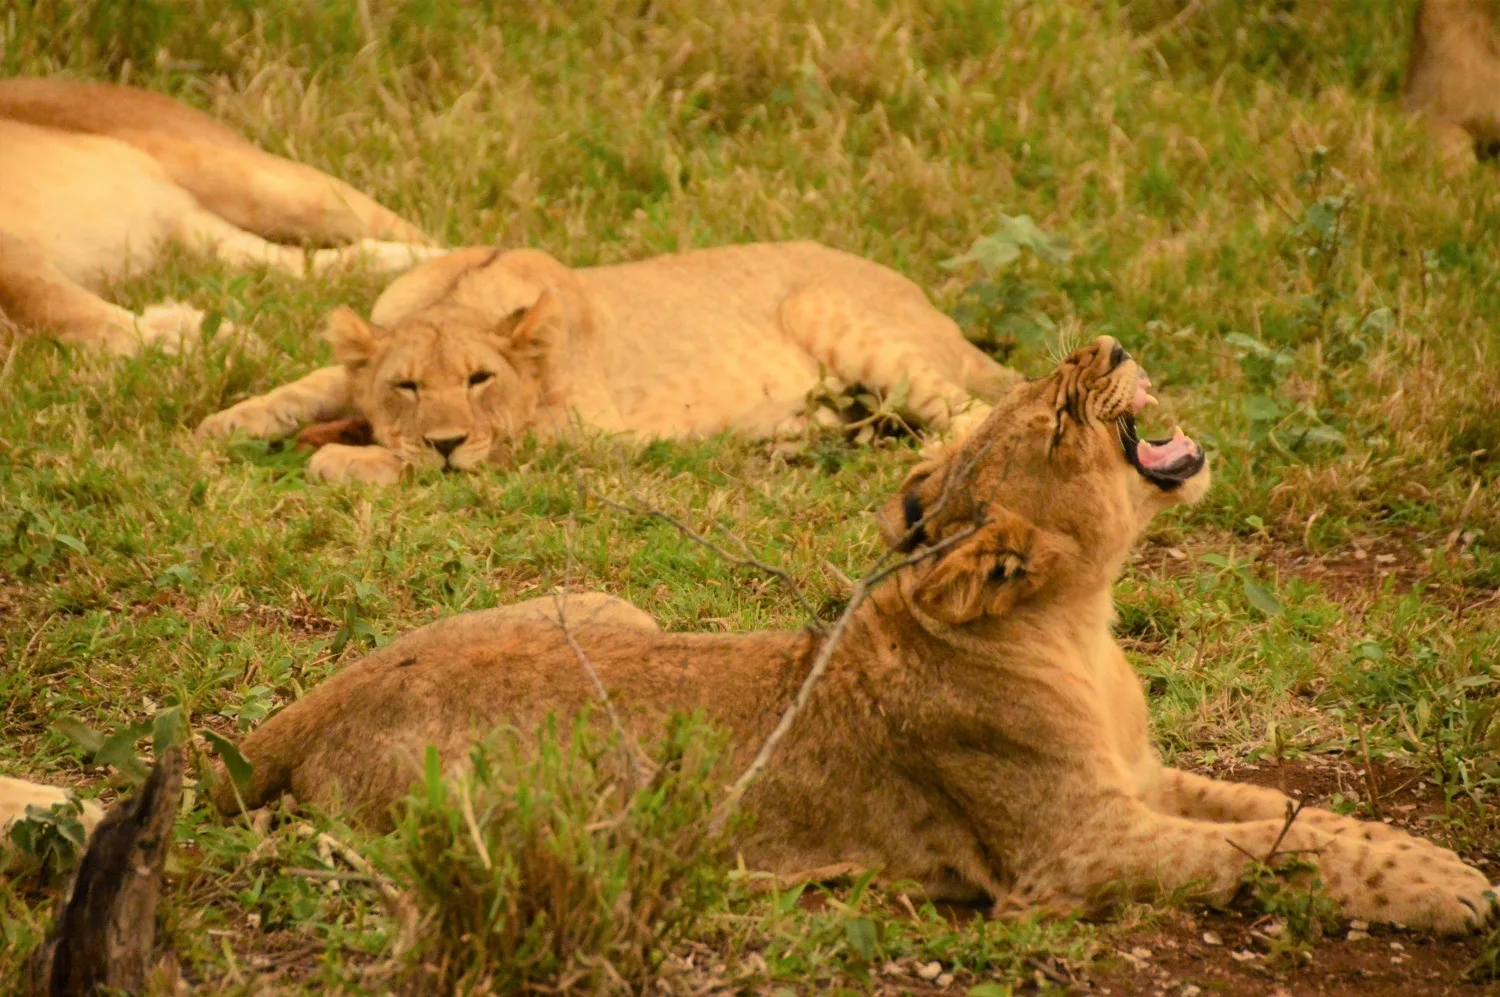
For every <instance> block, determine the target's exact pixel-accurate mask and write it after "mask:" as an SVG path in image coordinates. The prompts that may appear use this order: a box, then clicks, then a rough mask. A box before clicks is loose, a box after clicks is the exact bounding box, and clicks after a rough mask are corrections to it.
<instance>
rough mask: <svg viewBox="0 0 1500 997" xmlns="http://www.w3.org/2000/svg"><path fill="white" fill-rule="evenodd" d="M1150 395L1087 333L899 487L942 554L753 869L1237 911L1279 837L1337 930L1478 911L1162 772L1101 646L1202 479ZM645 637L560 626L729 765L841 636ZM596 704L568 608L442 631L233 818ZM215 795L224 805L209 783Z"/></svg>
mask: <svg viewBox="0 0 1500 997" xmlns="http://www.w3.org/2000/svg"><path fill="white" fill-rule="evenodd" d="M1148 385H1149V382H1148V381H1147V379H1146V378H1145V376H1144V374H1143V372H1141V371H1140V369H1139V368H1138V367H1137V365H1136V364H1135V362H1134V361H1133V360H1131V359H1130V358H1129V356H1128V355H1127V354H1126V353H1125V352H1124V351H1123V350H1122V349H1121V348H1120V347H1119V345H1118V344H1116V343H1114V342H1113V341H1112V340H1109V339H1104V340H1101V341H1100V342H1098V343H1096V344H1094V345H1091V346H1089V347H1086V348H1084V349H1082V350H1080V351H1078V352H1077V353H1075V354H1074V355H1073V356H1072V357H1070V358H1068V359H1067V360H1066V361H1064V363H1063V365H1062V366H1061V367H1060V368H1059V369H1058V371H1057V372H1055V373H1054V374H1053V375H1051V376H1049V377H1046V378H1040V379H1038V380H1036V381H1032V382H1027V383H1025V384H1023V385H1021V386H1019V387H1017V388H1016V389H1015V390H1013V391H1012V392H1011V393H1010V394H1009V395H1007V397H1006V398H1005V399H1004V400H1003V401H1002V402H1000V403H999V404H998V405H997V406H996V409H995V411H994V413H993V414H992V415H991V417H990V418H989V419H988V420H987V421H986V422H985V423H984V425H983V426H981V427H980V428H979V429H978V430H976V431H975V432H974V433H973V434H972V436H970V437H969V438H968V439H967V440H966V441H965V442H964V443H963V444H962V445H959V446H954V447H950V448H948V450H947V451H945V453H944V454H943V455H942V456H941V457H939V458H938V459H935V460H932V461H929V462H927V463H925V464H923V465H921V466H919V467H918V468H917V469H916V470H914V471H913V472H912V474H911V475H910V476H909V477H908V479H907V482H906V484H905V485H904V486H903V488H902V491H901V493H900V494H899V495H897V496H895V497H894V498H893V499H892V500H891V501H890V502H889V503H888V504H887V506H886V507H885V510H884V511H883V513H882V517H881V531H882V534H883V535H884V537H885V538H886V541H887V542H888V543H889V544H891V545H893V547H895V549H896V550H898V551H909V550H915V551H917V552H922V551H926V554H927V556H926V557H925V558H923V559H919V560H916V561H914V562H913V563H910V564H908V565H906V566H904V567H902V568H901V569H900V570H899V571H898V572H897V573H896V574H895V575H894V576H893V577H892V578H890V579H889V580H888V581H887V583H886V584H884V585H882V586H878V587H877V588H876V589H875V590H874V591H873V592H872V594H871V595H870V597H869V599H868V600H867V601H866V602H864V603H863V604H862V605H860V606H859V607H858V608H857V610H856V612H855V614H854V615H853V617H852V619H851V620H850V622H849V626H848V629H847V631H846V632H845V633H844V635H843V638H842V640H841V641H840V643H839V644H838V645H837V647H836V648H835V649H834V651H833V652H832V654H831V656H830V658H829V661H828V665H827V670H826V672H825V673H824V675H823V677H822V680H821V682H820V683H819V684H818V685H817V687H816V688H815V689H814V690H813V692H812V694H811V697H810V698H809V700H808V701H807V703H806V706H805V707H804V709H803V711H802V712H801V714H800V715H799V716H798V717H797V718H796V721H795V723H794V724H793V725H792V726H791V728H790V730H789V732H788V733H787V736H786V738H785V739H784V740H783V741H782V742H781V744H780V746H779V747H778V748H777V749H776V751H775V752H774V753H773V755H772V756H771V759H770V763H769V765H768V767H767V768H766V769H765V771H764V773H763V774H762V776H761V778H760V779H759V781H757V782H755V783H754V784H753V785H752V787H751V789H750V791H749V793H748V794H747V795H746V797H745V805H746V806H747V807H748V808H749V809H751V810H752V811H753V812H754V814H755V821H754V823H753V825H752V826H751V827H750V829H749V830H748V831H746V832H744V834H743V837H742V839H741V840H740V841H739V843H738V844H739V848H740V850H741V853H742V854H743V856H744V858H745V860H746V862H747V863H748V864H750V865H751V866H752V867H753V868H757V869H764V870H769V871H771V872H774V873H777V874H778V875H780V876H783V877H787V878H797V877H802V876H814V877H815V876H819V875H826V874H828V873H829V872H832V871H849V870H850V869H853V868H865V869H879V870H880V873H881V875H882V876H883V877H885V878H887V879H890V880H913V881H915V882H917V883H919V884H921V886H922V887H923V888H924V889H926V890H927V891H928V892H929V893H930V894H932V895H934V896H938V897H950V898H955V899H960V898H962V899H978V898H982V897H989V898H990V899H992V900H994V901H995V902H996V903H997V904H999V903H1002V902H1004V903H1014V904H1016V905H1018V906H1021V907H1031V906H1037V905H1065V906H1071V905H1075V904H1080V903H1082V904H1089V903H1093V902H1097V901H1101V900H1108V899H1110V898H1112V897H1116V896H1119V895H1120V893H1121V892H1123V893H1124V894H1125V895H1135V896H1151V895H1152V894H1154V893H1158V892H1160V891H1172V890H1188V889H1196V890H1201V891H1203V892H1204V893H1206V894H1207V896H1209V897H1210V898H1213V899H1215V900H1225V899H1227V898H1229V897H1230V896H1232V895H1233V894H1234V893H1235V892H1236V891H1237V890H1238V889H1239V887H1240V886H1241V882H1242V875H1243V871H1244V865H1245V855H1246V854H1247V853H1248V854H1250V855H1254V856H1266V855H1269V854H1270V853H1271V852H1272V851H1273V850H1275V849H1277V848H1281V849H1284V850H1290V851H1292V852H1296V853H1299V854H1301V855H1303V856H1304V857H1308V858H1311V859H1313V860H1314V861H1316V862H1317V863H1318V864H1319V865H1320V866H1321V870H1322V875H1323V882H1324V884H1325V886H1326V888H1327V889H1328V891H1329V893H1330V894H1331V895H1332V896H1333V897H1334V898H1335V899H1336V900H1337V901H1338V902H1339V903H1340V904H1341V905H1342V906H1343V909H1344V911H1345V913H1346V914H1347V915H1348V916H1351V917H1358V918H1365V919H1368V920H1378V921H1385V922H1395V923H1401V924H1406V925H1409V926H1412V927H1418V928H1425V929H1429V930H1435V931H1441V932H1462V931H1468V930H1472V929H1474V928H1476V927H1478V926H1480V925H1482V924H1484V923H1485V922H1486V920H1487V918H1488V916H1489V914H1490V911H1489V910H1488V907H1487V904H1488V900H1487V891H1488V889H1489V884H1488V882H1487V880H1486V879H1485V877H1484V876H1483V875H1482V874H1481V873H1479V872H1478V871H1476V870H1474V869H1472V868H1470V867H1468V866H1466V865H1465V864H1464V863H1463V862H1461V861H1460V860H1459V858H1458V857H1457V856H1456V855H1454V854H1453V853H1452V852H1449V851H1447V850H1446V849H1443V848H1440V847H1438V846H1436V845H1433V844H1431V843H1429V842H1425V841H1422V840H1421V839H1417V838H1413V837H1411V836H1409V835H1406V834H1404V833H1402V832H1400V831H1396V830H1393V829H1391V828H1388V827H1386V826H1385V825H1383V824H1378V823H1369V822H1361V821H1355V820H1352V819H1349V818H1345V817H1341V816H1338V815H1335V814H1333V813H1329V812H1326V811H1318V810H1311V809H1309V810H1305V811H1303V812H1302V813H1301V814H1300V815H1299V817H1298V818H1297V821H1296V822H1295V823H1294V825H1293V826H1292V827H1291V828H1290V829H1288V828H1287V827H1286V807H1287V805H1288V803H1289V801H1288V799H1287V797H1285V796H1284V795H1282V794H1281V793H1278V792H1274V791H1272V790H1267V789H1262V788H1258V787H1254V786H1246V785H1234V784H1229V783H1223V782H1218V781H1216V780H1213V779H1208V778H1205V777H1202V776H1198V775H1194V774H1191V773H1188V772H1183V771H1180V770H1176V769H1172V768H1168V767H1166V766H1164V765H1162V763H1161V761H1160V758H1159V756H1158V755H1157V753H1156V751H1155V749H1154V748H1153V746H1152V745H1151V742H1150V739H1149V732H1148V727H1147V711H1146V701H1145V696H1144V694H1143V692H1142V690H1141V686H1140V683H1139V682H1138V680H1137V678H1136V676H1135V674H1134V673H1133V671H1132V670H1131V668H1130V665H1129V663H1128V662H1127V661H1126V658H1125V656H1124V654H1123V653H1122V651H1121V650H1120V648H1119V646H1118V644H1117V643H1116V642H1115V640H1114V637H1113V635H1112V634H1111V632H1110V628H1111V622H1112V618H1113V601H1112V594H1111V587H1112V584H1113V581H1114V579H1115V578H1116V577H1118V575H1119V573H1120V571H1121V570H1122V569H1123V566H1124V563H1125V561H1126V559H1127V557H1128V555H1129V552H1130V549H1131V547H1132V545H1133V543H1134V541H1135V539H1136V538H1137V536H1138V535H1139V533H1140V531H1141V530H1142V529H1143V528H1144V526H1145V524H1146V522H1147V521H1148V520H1149V519H1150V518H1151V516H1152V515H1153V514H1154V513H1156V512H1157V511H1159V510H1160V509H1162V508H1165V507H1167V506H1170V505H1174V504H1179V503H1185V502H1193V501H1196V500H1197V499H1198V498H1200V497H1201V496H1202V495H1203V493H1204V491H1205V490H1206V488H1207V484H1208V475H1207V472H1206V466H1205V459H1204V456H1203V453H1202V450H1201V448H1198V447H1197V445H1196V444H1194V443H1193V442H1192V441H1191V440H1190V439H1189V438H1187V437H1186V436H1182V435H1180V434H1178V435H1176V436H1174V438H1173V439H1171V440H1163V441H1159V442H1158V441H1144V440H1138V439H1137V438H1136V437H1135V430H1134V415H1133V413H1135V412H1138V411H1139V410H1140V409H1141V408H1143V407H1144V406H1146V405H1147V404H1149V401H1150V396H1149V394H1148V393H1147V391H1146V388H1147V387H1148ZM617 608H618V607H617ZM622 623H623V624H624V625H621V624H622ZM631 623H632V621H629V620H623V621H621V620H611V621H607V622H590V621H587V620H584V619H582V618H576V617H575V618H572V623H571V629H572V631H573V633H572V636H573V638H574V639H575V640H576V642H577V644H578V646H579V648H581V649H582V651H583V653H584V654H586V656H587V658H588V660H589V662H590V665H591V667H592V669H593V670H594V671H595V673H596V674H597V675H598V676H599V678H600V679H601V680H602V682H603V684H604V685H605V686H606V688H607V689H608V690H609V691H610V694H611V697H612V702H613V704H614V706H615V708H616V709H617V710H618V711H619V712H620V714H621V715H622V716H623V718H624V722H625V723H626V724H627V725H629V726H630V727H631V728H632V730H633V731H634V732H635V733H636V734H637V736H638V737H640V738H641V739H643V740H652V739H654V738H655V737H657V736H658V734H659V733H660V731H661V730H662V721H663V720H664V718H665V717H666V715H667V714H668V712H669V711H672V710H679V709H701V710H703V711H704V712H705V713H706V714H707V717H708V719H709V721H710V722H711V723H713V724H715V725H716V726H718V727H719V728H721V729H722V730H724V731H726V732H727V733H728V734H729V735H730V737H731V743H732V744H733V745H734V746H735V749H734V751H735V753H734V756H733V757H732V758H731V759H730V761H729V766H730V771H728V772H726V775H732V774H734V773H735V772H738V771H739V770H740V769H741V768H742V767H743V766H744V765H745V764H746V763H747V762H748V761H749V758H750V756H751V755H752V754H753V753H754V752H755V751H756V750H757V749H758V748H759V746H760V745H761V744H762V743H763V742H764V740H765V738H766V736H767V734H768V733H769V732H770V731H771V730H772V729H773V727H774V726H775V725H776V724H777V722H778V720H779V719H780V717H781V715H782V713H783V711H784V710H785V708H786V706H787V704H788V703H790V702H791V701H792V700H793V698H794V696H795V695H796V694H797V690H798V688H799V686H800V685H801V683H802V682H803V681H804V679H805V677H806V676H807V674H808V672H809V670H810V669H811V667H812V665H813V662H814V659H815V657H816V655H817V653H818V651H819V649H820V647H821V646H822V641H823V640H825V639H826V638H825V637H823V636H822V635H820V634H818V633H815V632H813V631H798V632H764V633H751V634H740V635H733V634H674V633H660V632H647V631H645V630H642V629H640V628H639V627H637V626H633V625H631ZM595 701H596V692H595V689H594V686H593V683H592V681H591V679H590V678H589V677H588V675H587V673H586V672H585V670H584V668H583V666H582V665H581V664H580V661H579V658H578V653H577V651H575V649H574V648H573V647H572V646H571V645H570V643H569V641H568V639H567V635H565V634H564V633H563V631H562V629H561V628H560V627H559V626H558V625H557V624H556V623H555V622H517V621H516V620H515V619H514V618H507V617H505V616H502V615H499V614H496V613H495V612H493V611H490V612H486V613H480V614H469V615H465V616H459V617H455V618H451V619H447V620H442V621H440V622H437V623H434V624H432V625H430V626H427V627H424V628H422V629H420V630H417V631H415V632H413V633H410V634H407V635H405V636H403V637H401V638H399V639H397V640H395V641H393V642H392V643H391V644H389V645H387V646H386V647H384V648H381V649H380V650H378V651H376V652H375V653H373V654H371V655H370V656H368V657H367V658H365V659H363V660H361V661H359V662H356V663H354V664H352V665H350V666H349V667H347V668H346V669H344V670H343V671H342V672H340V673H339V674H337V675H335V676H334V677H332V678H331V679H329V680H328V681H327V682H326V683H324V684H323V685H322V686H320V687H319V688H317V689H314V690H313V691H312V692H311V693H309V694H308V695H307V696H305V697H304V698H302V699H301V700H299V701H297V702H295V703H293V704H292V705H290V706H288V707H287V708H286V709H285V710H284V711H282V712H281V713H280V714H278V715H276V716H275V717H272V718H271V719H270V720H269V721H267V722H266V723H265V724H263V725H262V726H261V727H260V728H258V729H257V730H255V731H254V732H252V733H251V734H250V735H249V737H247V738H246V740H245V741H244V743H243V744H242V745H241V750H242V751H243V752H244V754H245V755H246V757H247V758H249V760H250V761H251V763H252V765H253V774H252V779H251V782H250V784H249V785H248V787H247V788H246V791H245V792H244V802H245V803H246V804H247V805H248V806H252V807H254V806H260V805H262V804H264V803H266V802H268V801H270V800H273V799H275V798H276V797H278V796H279V795H280V794H281V793H283V792H285V791H290V792H291V793H292V794H294V795H295V796H296V797H297V798H298V799H300V800H304V801H311V802H315V803H319V804H322V805H325V806H332V805H339V804H342V805H344V806H346V807H348V808H349V809H350V810H351V811H353V812H354V813H357V814H359V815H362V816H363V817H365V818H366V819H369V820H372V821H374V822H376V823H384V822H386V821H388V819H389V815H390V809H389V808H390V807H391V806H392V805H393V804H394V803H395V802H396V801H397V800H398V799H399V798H400V797H401V796H402V795H403V794H404V792H405V791H406V790H407V789H408V788H409V787H410V786H411V784H412V783H413V781H414V780H415V778H416V777H417V775H418V771H419V770H418V766H417V764H416V760H417V759H419V758H421V757H422V752H423V750H424V747H425V746H427V745H433V746H435V747H436V748H437V749H438V750H439V752H440V754H441V755H442V757H443V758H444V759H445V761H446V763H448V764H450V765H451V764H460V763H462V762H463V760H464V759H465V758H466V757H467V752H468V749H469V747H470V745H471V744H472V743H473V742H474V741H475V740H476V738H478V737H480V736H483V735H484V734H486V733H487V732H489V731H490V730H493V729H494V728H496V727H497V726H501V725H504V726H509V727H513V728H516V729H518V730H520V731H522V732H528V731H535V730H536V729H537V725H539V724H540V723H541V722H542V720H543V719H544V717H545V716H546V715H547V714H548V713H550V712H553V711H555V712H557V713H559V714H562V715H567V714H570V713H576V712H577V711H580V710H582V709H584V708H585V707H587V706H589V705H590V704H592V703H594V702H595ZM601 712H602V711H598V710H596V711H595V712H594V716H595V718H596V719H598V717H599V715H600V713H601ZM214 798H215V801H216V803H217V804H218V805H219V806H220V807H221V808H222V809H224V810H226V811H229V812H234V811H235V809H236V807H237V802H236V799H235V797H234V792H233V790H232V789H231V787H230V785H229V783H228V781H227V777H226V776H224V775H223V774H222V770H221V776H220V783H219V784H218V785H217V786H216V788H215V790H214Z"/></svg>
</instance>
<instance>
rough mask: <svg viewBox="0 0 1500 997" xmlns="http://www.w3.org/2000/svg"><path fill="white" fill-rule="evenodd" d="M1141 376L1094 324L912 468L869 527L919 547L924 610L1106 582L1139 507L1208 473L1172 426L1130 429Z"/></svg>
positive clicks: (1156, 504)
mask: <svg viewBox="0 0 1500 997" xmlns="http://www.w3.org/2000/svg"><path fill="white" fill-rule="evenodd" d="M1149 387H1150V381H1149V379H1148V378H1147V377H1146V376H1145V373H1144V372H1143V371H1142V370H1141V368H1140V367H1139V366H1138V365H1137V364H1136V363H1135V361H1134V360H1132V359H1131V358H1130V356H1129V354H1127V353H1125V351H1124V350H1123V349H1122V348H1121V347H1120V345H1119V344H1118V343H1116V342H1115V341H1114V340H1113V339H1110V338H1109V337H1102V338H1101V339H1099V340H1097V341H1095V342H1094V343H1092V344H1090V345H1089V346H1086V347H1084V348H1082V349H1080V350H1078V351H1076V352H1075V353H1073V354H1072V355H1071V356H1069V357H1068V358H1067V359H1065V360H1064V361H1063V362H1062V364H1061V365H1060V366H1059V367H1058V368H1057V370H1055V371H1054V372H1053V373H1052V374H1050V375H1048V376H1047V377H1044V378H1039V379H1037V380H1035V381H1030V382H1027V383H1025V384H1022V385H1019V386H1017V387H1016V388H1015V389H1014V390H1013V391H1012V392H1011V394H1010V395H1009V396H1008V397H1007V398H1006V399H1005V400H1004V401H1002V402H1001V403H1000V404H998V405H996V406H995V410H994V412H993V414H992V415H990V417H989V418H988V419H987V420H986V421H985V423H984V425H982V426H981V427H980V428H979V429H978V430H976V431H975V432H974V434H973V435H972V436H970V437H969V438H968V439H967V440H965V441H964V442H963V444H962V445H960V446H957V447H954V448H952V449H950V450H949V451H948V452H946V453H944V454H942V455H941V456H939V457H938V458H937V459H936V460H932V461H928V462H926V463H924V464H922V465H920V466H918V467H917V468H916V469H915V470H913V471H912V473H911V474H910V475H909V476H908V478H907V480H906V483H905V484H904V485H903V486H902V489H901V492H900V494H898V495H897V496H896V497H895V498H894V499H892V500H891V502H889V503H888V504H887V505H886V507H885V509H884V511H883V513H882V517H881V528H882V532H883V533H884V535H885V537H886V539H887V542H889V543H891V544H894V545H897V546H898V547H901V548H902V549H905V550H911V551H919V550H920V549H921V548H923V547H929V548H933V556H932V557H931V558H930V559H928V560H927V561H926V562H925V563H921V564H918V565H917V566H916V567H914V568H913V569H912V571H913V574H914V575H920V576H922V577H923V581H922V582H921V583H920V584H918V585H917V586H916V587H915V588H914V589H913V594H914V596H915V597H916V598H917V600H918V602H919V603H920V602H923V600H924V599H925V601H926V604H927V605H926V611H928V612H930V613H932V614H933V615H935V616H936V617H937V618H939V619H941V620H944V621H945V622H948V623H968V622H972V621H974V620H977V619H979V618H980V617H983V616H991V617H993V616H1000V615H1003V614H1005V613H1009V612H1011V611H1013V610H1015V609H1017V608H1020V607H1021V606H1024V605H1036V604H1039V603H1041V602H1049V601H1050V602H1054V603H1055V604H1056V605H1058V606H1061V607H1063V609H1064V610H1066V608H1067V607H1068V606H1070V605H1080V604H1082V602H1083V601H1087V600H1097V599H1100V598H1103V596H1104V595H1105V594H1107V593H1108V591H1109V589H1110V586H1111V585H1112V584H1113V582H1114V580H1115V578H1116V577H1118V575H1119V573H1120V571H1121V570H1122V568H1123V565H1124V563H1125V559H1126V557H1127V556H1128V555H1129V553H1130V548H1131V546H1132V545H1133V544H1134V543H1135V540H1136V539H1137V537H1138V536H1139V535H1140V533H1141V531H1142V530H1143V529H1144V527H1145V525H1146V524H1147V522H1149V521H1150V519H1151V517H1152V516H1154V515H1155V514H1156V513H1157V512H1159V511H1161V510H1162V509H1165V508H1167V507H1169V506H1172V505H1180V504H1184V503H1191V502H1196V501H1197V500H1198V499H1200V498H1202V497H1203V495H1204V494H1205V493H1206V491H1207V490H1208V485H1209V478H1210V475H1209V471H1208V464H1207V460H1206V457H1205V455H1204V453H1203V451H1202V449H1201V448H1200V447H1199V446H1198V445H1197V444H1196V443H1194V442H1193V441H1192V440H1191V439H1189V438H1188V437H1186V436H1185V435H1182V434H1181V433H1180V431H1179V432H1177V433H1174V435H1173V436H1172V437H1171V438H1169V439H1165V440H1158V441H1141V440H1140V439H1139V438H1138V437H1137V436H1136V431H1135V416H1136V414H1137V413H1139V412H1140V411H1141V410H1142V409H1143V408H1144V407H1145V406H1147V405H1148V404H1150V403H1152V402H1154V401H1155V399H1153V398H1151V397H1150V395H1149V391H1148V389H1149ZM933 607H936V609H934V608H933Z"/></svg>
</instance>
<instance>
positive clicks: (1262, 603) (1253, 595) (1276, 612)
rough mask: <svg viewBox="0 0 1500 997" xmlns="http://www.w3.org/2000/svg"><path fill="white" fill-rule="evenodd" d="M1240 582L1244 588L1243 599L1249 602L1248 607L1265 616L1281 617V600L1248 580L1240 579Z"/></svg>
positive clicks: (1266, 589)
mask: <svg viewBox="0 0 1500 997" xmlns="http://www.w3.org/2000/svg"><path fill="white" fill-rule="evenodd" d="M1240 581H1241V582H1242V583H1243V584H1244V586H1245V598H1246V599H1248V600H1250V605H1252V606H1254V607H1255V608H1256V609H1258V610H1260V611H1261V612H1262V613H1264V614H1265V615H1266V616H1280V615H1281V613H1282V607H1281V600H1279V599H1277V598H1276V596H1274V595H1272V594H1271V590H1270V589H1268V588H1266V587H1265V586H1264V585H1262V584H1260V583H1259V582H1257V581H1253V580H1251V579H1249V578H1242V579H1240Z"/></svg>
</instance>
